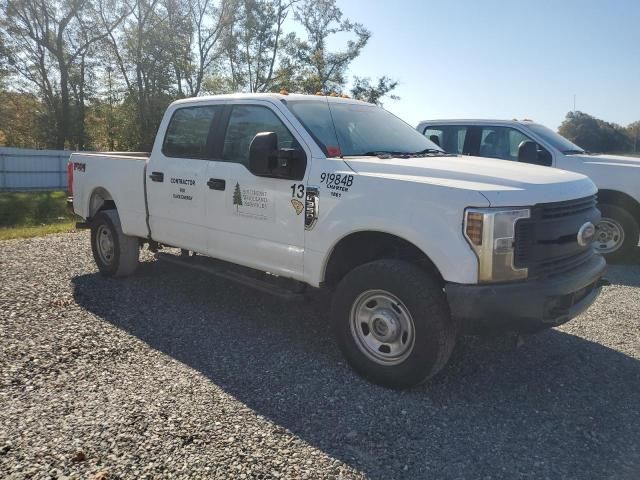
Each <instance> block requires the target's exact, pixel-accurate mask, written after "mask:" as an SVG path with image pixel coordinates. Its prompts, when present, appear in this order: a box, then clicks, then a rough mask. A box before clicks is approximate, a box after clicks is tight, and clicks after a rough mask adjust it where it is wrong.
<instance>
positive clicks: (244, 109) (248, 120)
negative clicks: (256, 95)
mask: <svg viewBox="0 0 640 480" xmlns="http://www.w3.org/2000/svg"><path fill="white" fill-rule="evenodd" d="M261 132H275V134H276V135H278V148H279V149H283V148H287V149H289V148H291V149H301V147H300V144H299V143H298V142H297V140H296V139H295V138H294V137H293V135H292V134H291V132H290V131H289V130H288V129H287V127H285V125H284V123H282V121H281V120H280V119H279V118H278V116H277V115H276V114H275V113H273V112H272V111H271V110H270V109H268V108H266V107H261V106H258V105H235V106H234V107H233V110H232V111H231V118H229V125H228V126H227V133H226V135H225V137H224V150H223V152H222V159H223V160H225V161H227V162H234V163H241V164H243V165H244V166H245V167H249V146H250V145H251V141H252V140H253V137H255V136H256V134H258V133H261Z"/></svg>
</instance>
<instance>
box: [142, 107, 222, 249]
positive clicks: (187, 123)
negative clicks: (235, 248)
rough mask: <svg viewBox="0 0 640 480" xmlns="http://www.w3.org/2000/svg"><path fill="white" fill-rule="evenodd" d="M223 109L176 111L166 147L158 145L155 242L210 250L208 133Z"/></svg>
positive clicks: (152, 186)
mask: <svg viewBox="0 0 640 480" xmlns="http://www.w3.org/2000/svg"><path fill="white" fill-rule="evenodd" d="M222 109H223V107H222V106H216V105H205V106H202V105H200V106H185V107H178V108H177V109H176V110H175V111H174V112H173V115H172V116H171V120H170V121H169V125H168V127H167V130H166V135H165V138H164V140H163V144H162V148H161V149H158V148H157V147H156V149H155V150H154V152H153V154H152V156H151V158H150V160H149V164H148V166H147V183H146V185H147V198H148V204H149V226H150V227H151V234H152V237H153V239H154V240H156V241H159V242H161V243H165V244H168V245H174V246H179V247H181V248H185V249H189V250H194V251H197V252H201V253H204V252H206V249H207V227H206V208H205V207H206V204H205V202H206V201H207V200H208V196H207V194H208V189H207V185H206V182H207V180H206V175H207V164H208V163H209V162H208V159H209V158H211V152H212V149H211V139H210V132H211V130H212V125H213V123H214V121H215V120H216V119H217V118H218V119H219V117H218V116H219V115H220V114H221V113H222Z"/></svg>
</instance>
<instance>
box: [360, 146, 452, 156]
mask: <svg viewBox="0 0 640 480" xmlns="http://www.w3.org/2000/svg"><path fill="white" fill-rule="evenodd" d="M430 153H437V154H440V155H446V154H447V153H446V152H443V151H442V150H438V149H436V148H425V149H424V150H420V151H419V152H393V151H388V150H376V151H375V152H366V153H363V154H361V155H362V156H366V157H368V156H376V157H387V158H389V157H398V158H411V157H419V156H421V155H427V154H430Z"/></svg>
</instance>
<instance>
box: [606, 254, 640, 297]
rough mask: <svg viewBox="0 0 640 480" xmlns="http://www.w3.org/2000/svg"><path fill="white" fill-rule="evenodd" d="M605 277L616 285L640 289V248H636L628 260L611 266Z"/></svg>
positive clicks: (608, 267)
mask: <svg viewBox="0 0 640 480" xmlns="http://www.w3.org/2000/svg"><path fill="white" fill-rule="evenodd" d="M605 277H606V278H607V280H609V281H610V282H611V283H612V284H615V285H626V286H628V287H640V247H638V248H636V250H635V251H634V253H633V255H632V256H631V258H629V259H628V260H625V261H624V262H621V263H617V264H609V265H608V266H607V273H606V274H605Z"/></svg>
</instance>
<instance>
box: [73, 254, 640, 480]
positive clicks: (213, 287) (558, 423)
mask: <svg viewBox="0 0 640 480" xmlns="http://www.w3.org/2000/svg"><path fill="white" fill-rule="evenodd" d="M107 284H108V288H105V285H107ZM73 287H74V297H75V300H76V302H77V303H78V304H79V305H81V306H82V307H84V308H86V309H87V310H89V311H90V312H92V313H93V314H95V315H96V316H98V317H100V318H102V319H104V320H105V321H107V322H110V323H111V324H113V325H114V326H116V327H118V328H120V329H123V330H125V331H127V332H129V333H131V334H132V335H135V336H136V337H138V338H139V339H140V340H142V341H143V342H145V343H147V344H148V345H149V346H151V347H152V348H154V349H156V350H159V351H161V352H164V353H165V354H167V355H170V356H172V357H173V358H175V359H177V360H179V361H180V362H183V363H184V364H186V365H188V366H189V367H191V368H193V369H195V370H197V371H199V372H201V373H202V374H203V375H205V376H206V377H207V378H209V379H210V380H211V382H213V383H215V384H216V385H218V386H219V387H220V388H222V389H224V390H225V391H226V392H227V393H229V394H231V395H233V396H234V397H235V398H237V399H238V400H239V401H241V402H243V403H244V404H246V405H247V406H248V407H250V408H251V409H253V410H254V411H255V412H256V413H258V414H260V415H262V416H264V417H266V418H268V419H270V420H271V421H273V422H274V423H276V424H278V425H280V426H282V427H284V428H286V429H288V430H289V431H291V432H293V433H294V434H295V435H297V436H299V437H300V438H301V439H303V440H304V441H305V442H308V443H309V444H311V445H313V446H314V447H316V448H318V449H321V450H322V451H324V452H326V453H327V454H329V455H331V456H332V457H334V458H337V459H339V460H341V461H343V462H345V463H347V464H349V465H351V466H353V467H355V468H358V469H360V470H361V471H363V472H364V473H365V474H366V475H367V476H369V477H372V478H400V477H402V478H415V477H425V476H435V477H437V478H443V477H446V478H450V477H457V478H461V477H466V478H478V477H483V476H485V475H487V474H495V473H498V474H504V476H507V477H510V478H513V477H515V476H522V475H524V476H527V475H533V476H534V477H547V476H549V477H552V478H553V477H555V478H557V477H574V478H578V477H581V474H583V475H584V476H587V477H600V478H603V477H608V478H610V477H626V476H627V475H629V478H631V476H630V475H631V472H632V470H633V469H636V470H635V471H636V472H637V468H638V464H639V463H640V458H638V455H639V452H638V440H639V437H638V431H637V426H638V419H639V415H640V410H639V408H638V403H637V402H638V398H640V362H638V361H637V360H635V359H633V358H631V357H629V356H627V355H624V354H622V353H620V352H617V351H615V350H612V349H609V348H606V347H604V346H602V345H599V344H596V343H592V342H590V341H587V340H584V339H582V338H580V337H577V336H573V335H570V334H567V333H563V332H561V331H559V330H551V331H548V332H545V333H542V334H540V335H537V336H533V337H529V338H528V339H527V341H526V342H525V344H524V345H523V346H522V347H520V348H516V347H515V344H514V342H513V339H509V338H506V337H505V338H463V339H461V342H460V344H459V346H458V348H457V349H456V352H455V353H454V356H453V358H452V360H451V362H450V364H449V366H448V367H447V368H446V369H445V371H444V372H443V373H442V374H441V375H439V376H438V377H437V378H436V379H434V380H433V381H431V382H429V383H427V384H426V385H423V386H421V387H419V388H415V389H413V390H410V391H405V392H396V391H391V390H387V389H384V388H381V387H377V386H375V385H372V384H370V383H367V382H366V381H364V380H362V379H360V378H359V377H357V376H356V375H355V374H354V373H353V372H352V371H351V369H350V368H349V367H348V366H347V365H345V363H344V362H343V360H342V357H341V356H340V353H339V352H338V350H337V348H336V347H335V345H334V343H333V340H332V337H331V333H330V331H329V328H328V326H327V324H326V315H327V302H326V298H323V297H322V296H318V297H316V298H314V299H312V301H311V302H310V303H306V304H288V303H282V302H281V301H280V300H278V299H274V298H271V297H269V296H266V295H262V294H259V293H255V292H254V291H252V290H249V289H247V288H245V287H242V286H236V285H233V284H228V283H226V282H224V281H221V280H218V279H214V278H211V277H210V276H207V275H205V274H199V273H195V272H191V271H186V270H183V269H181V268H179V267H173V266H169V265H162V264H149V263H147V264H144V265H143V266H142V268H141V272H140V273H139V274H138V275H137V276H136V277H133V278H130V279H126V280H111V279H104V278H102V277H100V276H99V275H97V274H87V275H83V276H79V277H75V278H74V279H73ZM205 421H206V420H205ZM503 465H507V466H509V469H510V470H509V471H503V472H502V473H500V472H499V471H496V469H497V468H498V466H500V468H502V467H501V466H503ZM533 472H536V473H533ZM429 473H430V474H431V475H428V474H429Z"/></svg>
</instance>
